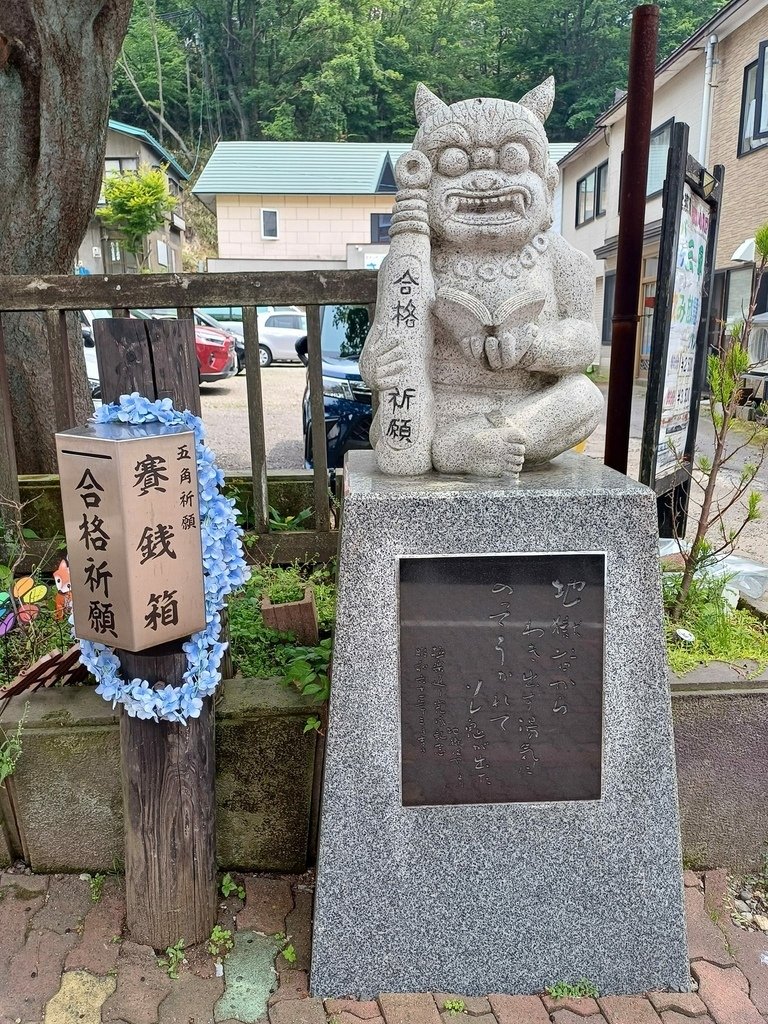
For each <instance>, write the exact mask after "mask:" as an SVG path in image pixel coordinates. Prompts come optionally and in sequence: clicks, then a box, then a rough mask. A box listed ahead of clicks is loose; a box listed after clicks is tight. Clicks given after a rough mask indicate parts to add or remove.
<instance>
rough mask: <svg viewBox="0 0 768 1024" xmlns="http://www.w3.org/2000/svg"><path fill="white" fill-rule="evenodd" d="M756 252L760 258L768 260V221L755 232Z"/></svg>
mask: <svg viewBox="0 0 768 1024" xmlns="http://www.w3.org/2000/svg"><path fill="white" fill-rule="evenodd" d="M755 251H756V253H757V255H758V256H761V257H762V258H763V259H764V260H768V221H766V223H765V224H762V225H761V226H760V227H759V228H758V229H757V231H756V232H755Z"/></svg>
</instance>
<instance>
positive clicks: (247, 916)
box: [0, 871, 768, 1024]
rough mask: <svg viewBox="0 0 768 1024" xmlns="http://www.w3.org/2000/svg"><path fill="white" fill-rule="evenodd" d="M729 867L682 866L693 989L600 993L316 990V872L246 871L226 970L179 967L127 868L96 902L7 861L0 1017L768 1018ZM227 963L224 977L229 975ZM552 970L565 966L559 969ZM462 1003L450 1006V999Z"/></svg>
mask: <svg viewBox="0 0 768 1024" xmlns="http://www.w3.org/2000/svg"><path fill="white" fill-rule="evenodd" d="M726 879H727V876H726V873H725V872H724V871H712V872H707V873H706V874H705V875H704V876H703V877H699V876H697V875H695V874H693V873H692V872H690V871H688V872H686V875H685V882H686V905H687V914H688V936H689V944H690V956H691V973H692V976H693V979H694V986H695V988H696V990H697V991H694V992H690V993H686V994H682V995H681V994H676V993H670V992H650V993H647V994H646V995H639V996H626V997H615V996H605V997H599V998H597V999H560V1000H555V999H550V998H549V997H548V996H546V995H545V996H509V995H489V996H488V997H487V998H464V997H463V996H462V995H461V993H426V994H421V995H402V994H397V993H382V994H381V995H380V996H379V998H378V1000H376V1001H368V1002H360V1001H357V1000H351V999H349V1000H348V999H327V1000H325V1001H323V1000H321V999H312V998H310V997H309V996H308V993H307V972H308V969H309V956H310V935H311V933H310V909H311V900H312V880H311V878H309V877H301V878H297V877H292V878H287V877H275V876H270V877H266V876H256V875H250V876H246V877H245V878H244V879H243V882H244V887H245V899H244V900H241V899H239V898H238V897H237V896H232V897H230V898H229V899H226V900H222V902H221V906H220V915H219V924H220V925H221V927H222V928H227V929H229V930H230V931H231V932H232V937H233V942H234V948H233V949H232V951H231V952H230V953H229V954H228V955H227V956H226V957H225V959H224V962H223V967H222V968H220V969H219V970H218V971H217V968H216V963H215V961H214V958H213V957H212V956H211V954H210V953H208V952H207V951H206V950H204V949H202V948H200V947H198V948H196V949H192V950H189V951H187V956H186V960H185V961H184V963H183V964H181V966H180V969H179V977H178V979H177V980H174V979H172V978H170V977H169V976H168V972H167V971H166V970H164V969H162V968H161V967H159V966H158V964H157V956H156V954H155V953H154V951H153V950H151V949H150V948H149V947H147V946H140V945H137V944H136V943H134V942H131V941H130V939H129V938H128V937H127V936H126V935H125V932H124V900H123V893H122V889H121V881H120V880H119V879H118V878H113V877H109V878H107V879H106V881H105V883H104V887H103V892H102V894H101V898H100V899H99V900H98V902H94V901H93V900H92V899H91V886H90V884H89V882H88V880H87V879H84V878H82V877H78V876H76V875H65V876H61V875H56V876H47V877H46V876H36V875H22V874H13V873H5V874H0V1024H102V1022H105V1024H106V1022H113V1024H209V1022H214V1021H215V1022H217V1024H218V1022H221V1024H235V1022H241V1024H256V1022H257V1021H265V1022H266V1021H267V1020H268V1021H269V1024H360V1022H361V1021H366V1022H368V1024H461V1021H462V1020H464V1021H466V1022H467V1024H692V1022H695V1024H765V1022H766V1021H767V1020H768V963H766V962H764V960H765V961H768V934H765V935H764V934H763V933H760V932H747V931H744V930H742V929H740V928H737V927H736V926H735V925H734V924H733V923H732V921H731V918H730V912H729V907H728V904H727V885H726ZM222 975H223V976H222ZM554 980H557V979H553V981H554ZM452 1001H460V1003H459V1002H455V1003H454V1007H456V1006H458V1005H463V1010H461V1011H459V1012H457V1011H456V1009H455V1008H454V1012H453V1013H451V1012H450V1010H446V1009H445V1006H446V1002H448V1003H449V1005H450V1003H451V1002H452Z"/></svg>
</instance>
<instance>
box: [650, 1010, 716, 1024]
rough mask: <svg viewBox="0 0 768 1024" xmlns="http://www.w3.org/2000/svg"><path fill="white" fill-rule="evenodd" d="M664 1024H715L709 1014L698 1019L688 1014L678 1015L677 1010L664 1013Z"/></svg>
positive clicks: (662, 1017) (662, 1016)
mask: <svg viewBox="0 0 768 1024" xmlns="http://www.w3.org/2000/svg"><path fill="white" fill-rule="evenodd" d="M661 1019H662V1022H663V1024H715V1022H714V1021H713V1020H712V1018H711V1017H710V1016H709V1014H708V1013H706V1012H705V1013H704V1014H703V1015H700V1016H697V1017H690V1016H688V1014H686V1013H678V1012H677V1010H667V1011H666V1013H662V1015H661Z"/></svg>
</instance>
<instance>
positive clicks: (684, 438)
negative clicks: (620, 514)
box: [640, 122, 725, 537]
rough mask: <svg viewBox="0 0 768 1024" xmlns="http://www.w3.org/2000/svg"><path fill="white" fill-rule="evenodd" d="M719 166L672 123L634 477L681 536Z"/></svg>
mask: <svg viewBox="0 0 768 1024" xmlns="http://www.w3.org/2000/svg"><path fill="white" fill-rule="evenodd" d="M724 173H725V172H724V168H723V167H722V166H721V165H718V166H716V167H715V168H714V173H713V174H710V173H709V171H707V169H706V168H705V167H702V166H701V165H700V164H699V163H697V162H696V160H694V159H693V157H692V156H690V155H689V153H688V125H687V124H684V123H682V122H679V123H677V124H675V126H674V128H673V130H672V143H671V145H670V147H669V154H668V157H667V176H666V179H665V181H664V191H663V195H662V201H663V206H664V216H663V219H662V225H661V242H660V250H659V272H658V276H657V283H656V304H655V308H654V313H653V330H652V336H651V359H650V366H649V371H648V389H647V392H646V400H645V421H644V424H643V441H642V447H641V451H640V480H641V482H642V483H644V484H648V486H649V487H652V488H653V489H654V490H655V491H656V495H657V506H658V513H659V535H660V536H661V537H684V536H685V527H686V521H687V518H688V498H689V493H690V485H691V471H692V468H693V461H694V456H695V449H696V430H697V427H698V422H699V402H700V399H701V390H702V385H703V384H704V382H705V379H706V372H707V327H708V322H709V304H710V295H711V286H712V279H713V276H714V267H715V252H716V249H717V229H718V220H719V210H720V202H721V200H722V193H723V179H724Z"/></svg>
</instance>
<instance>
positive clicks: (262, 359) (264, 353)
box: [259, 345, 272, 366]
mask: <svg viewBox="0 0 768 1024" xmlns="http://www.w3.org/2000/svg"><path fill="white" fill-rule="evenodd" d="M271 362H272V353H271V352H270V351H269V349H268V348H267V346H266V345H259V366H269V364H270V363H271Z"/></svg>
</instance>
